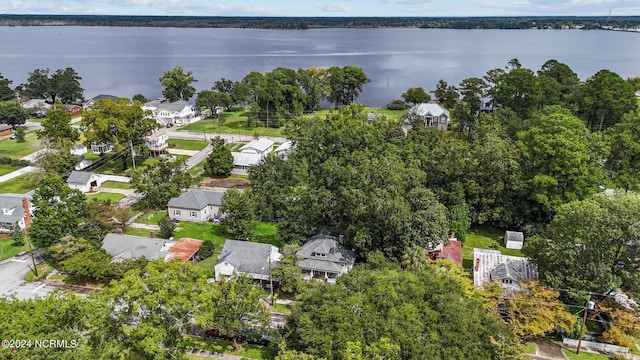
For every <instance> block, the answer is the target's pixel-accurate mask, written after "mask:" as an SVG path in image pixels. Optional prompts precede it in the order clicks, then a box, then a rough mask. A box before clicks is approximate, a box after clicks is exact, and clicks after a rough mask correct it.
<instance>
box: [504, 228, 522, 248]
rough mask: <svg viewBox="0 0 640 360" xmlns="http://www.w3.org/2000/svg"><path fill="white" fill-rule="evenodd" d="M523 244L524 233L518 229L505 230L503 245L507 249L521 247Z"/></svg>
mask: <svg viewBox="0 0 640 360" xmlns="http://www.w3.org/2000/svg"><path fill="white" fill-rule="evenodd" d="M523 244H524V234H523V233H522V232H520V231H509V230H507V231H505V233H504V246H505V247H506V248H507V249H518V250H520V249H522V245H523Z"/></svg>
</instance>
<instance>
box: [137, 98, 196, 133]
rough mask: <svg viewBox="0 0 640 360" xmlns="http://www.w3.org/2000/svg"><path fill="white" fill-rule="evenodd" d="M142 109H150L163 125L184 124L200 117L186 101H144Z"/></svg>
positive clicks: (152, 114)
mask: <svg viewBox="0 0 640 360" xmlns="http://www.w3.org/2000/svg"><path fill="white" fill-rule="evenodd" d="M142 109H143V110H149V111H151V116H152V117H153V118H154V119H155V120H156V122H157V123H158V124H160V125H161V126H165V127H171V126H174V125H177V126H184V125H187V124H191V123H193V122H196V121H199V120H200V119H201V117H200V115H199V113H198V112H197V111H196V110H195V109H194V108H193V106H191V105H189V103H187V102H186V101H176V102H172V103H164V102H161V101H160V100H154V101H150V102H147V103H145V104H144V105H143V106H142Z"/></svg>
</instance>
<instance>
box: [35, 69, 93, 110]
mask: <svg viewBox="0 0 640 360" xmlns="http://www.w3.org/2000/svg"><path fill="white" fill-rule="evenodd" d="M80 80H82V78H81V77H80V76H79V75H78V74H77V73H76V71H75V70H74V69H73V68H70V67H68V68H65V69H58V70H56V71H55V72H54V73H51V72H50V70H49V69H35V70H34V71H33V72H31V73H29V78H28V79H27V84H26V85H25V91H26V92H28V93H30V94H31V95H32V96H33V97H36V98H43V99H45V100H48V101H51V103H55V102H56V100H60V101H61V102H62V103H65V104H70V103H74V102H77V101H82V100H83V99H84V96H83V92H84V89H83V88H82V87H81V86H80Z"/></svg>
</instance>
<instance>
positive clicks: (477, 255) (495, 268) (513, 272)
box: [473, 249, 538, 291]
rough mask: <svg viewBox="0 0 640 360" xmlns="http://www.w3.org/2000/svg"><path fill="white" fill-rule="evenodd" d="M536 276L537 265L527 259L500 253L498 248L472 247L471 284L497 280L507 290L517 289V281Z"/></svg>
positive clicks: (535, 277)
mask: <svg viewBox="0 0 640 360" xmlns="http://www.w3.org/2000/svg"><path fill="white" fill-rule="evenodd" d="M537 278H538V267H537V266H536V265H535V264H534V263H532V262H531V261H530V260H529V259H527V258H524V257H519V256H508V255H502V254H501V253H500V251H498V250H488V249H473V285H475V286H476V287H482V286H483V285H484V284H487V283H490V282H494V281H497V282H499V283H500V284H501V285H502V286H503V287H504V288H505V289H506V290H507V291H518V290H520V285H519V284H518V281H530V280H535V279H537Z"/></svg>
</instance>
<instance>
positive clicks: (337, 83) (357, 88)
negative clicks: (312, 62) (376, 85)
mask: <svg viewBox="0 0 640 360" xmlns="http://www.w3.org/2000/svg"><path fill="white" fill-rule="evenodd" d="M370 81H371V80H370V79H369V77H367V74H366V73H365V72H364V70H362V68H360V67H358V66H353V65H348V66H344V67H339V66H332V67H330V68H329V69H327V82H328V84H329V99H328V100H329V101H330V102H331V103H332V104H333V105H334V106H335V107H337V108H339V107H342V106H343V105H349V104H353V103H354V102H355V100H356V99H357V98H358V96H359V95H360V92H361V91H362V87H363V86H364V85H365V84H367V83H369V82H370Z"/></svg>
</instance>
